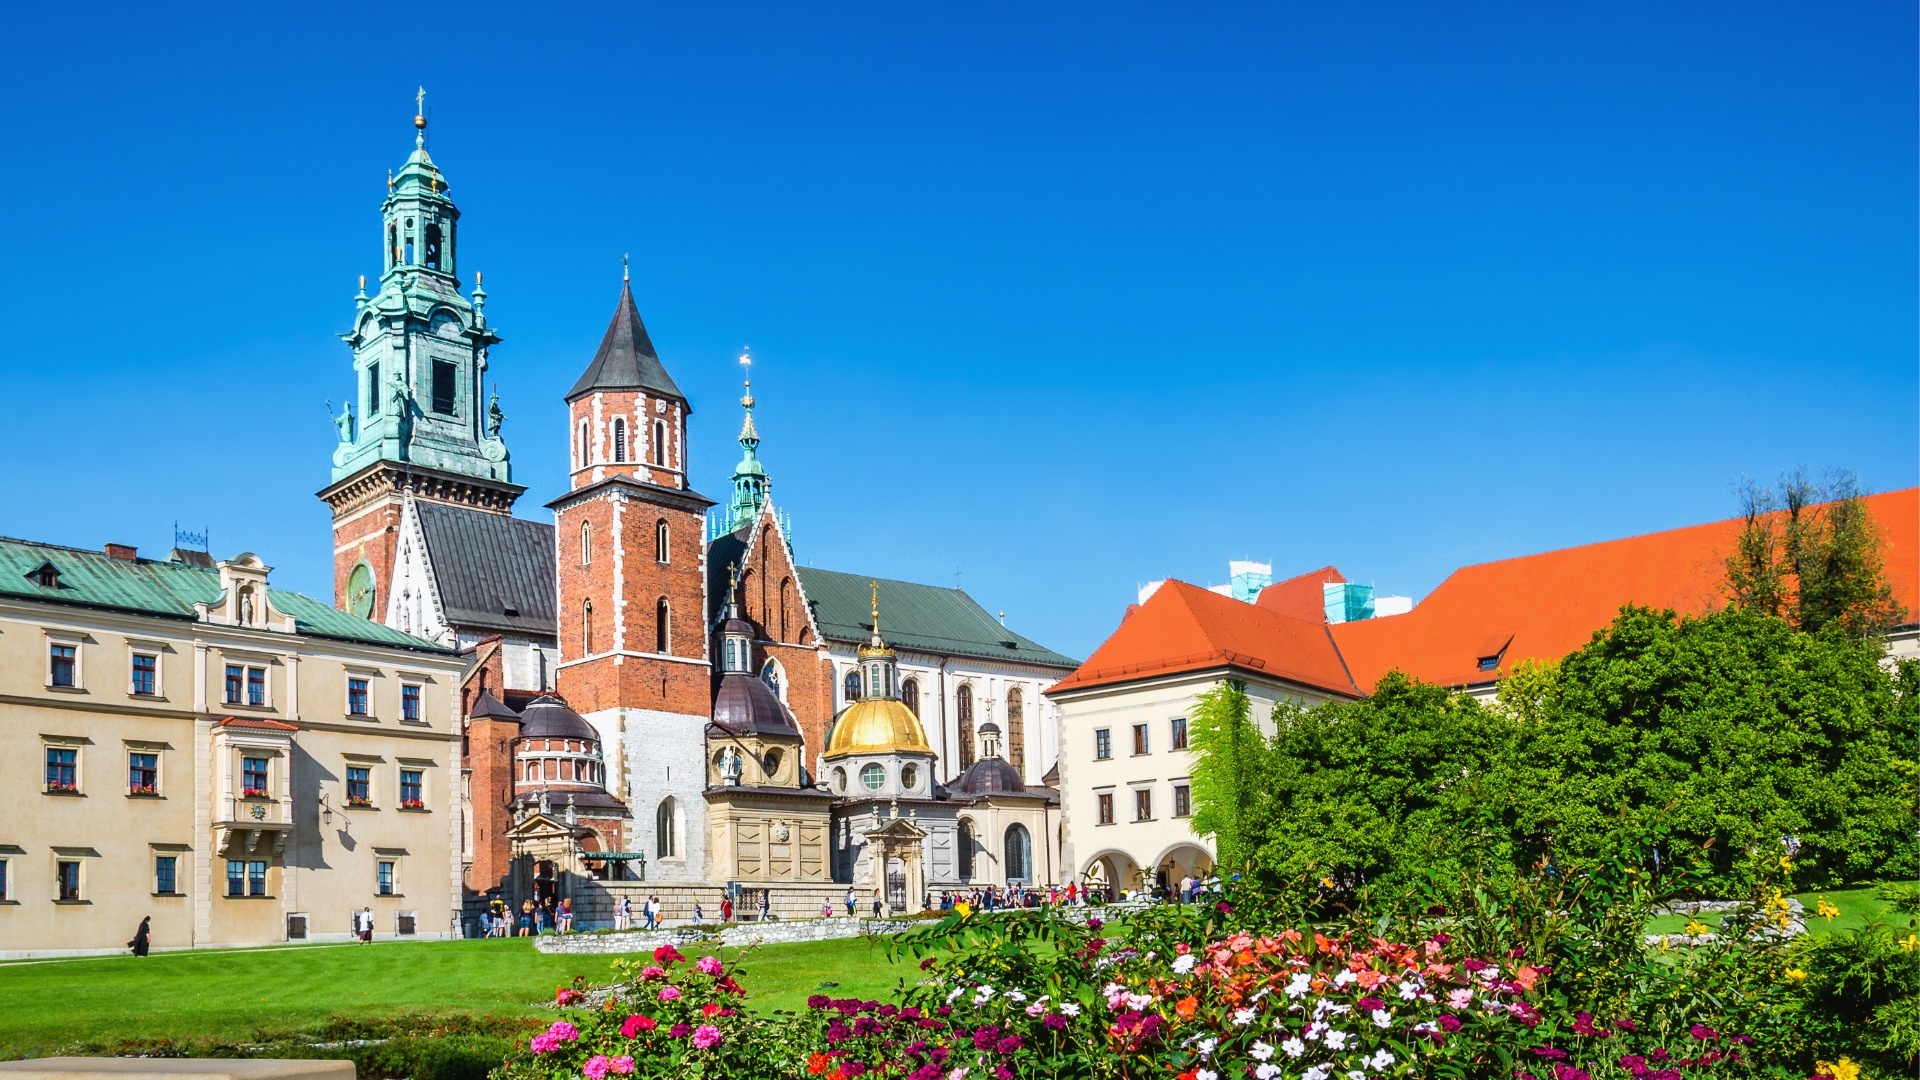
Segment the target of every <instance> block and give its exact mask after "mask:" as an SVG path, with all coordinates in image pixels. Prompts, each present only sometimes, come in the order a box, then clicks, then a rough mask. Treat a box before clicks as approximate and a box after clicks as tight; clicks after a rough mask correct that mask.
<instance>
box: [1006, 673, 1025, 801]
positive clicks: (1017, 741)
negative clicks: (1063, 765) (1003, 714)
mask: <svg viewBox="0 0 1920 1080" xmlns="http://www.w3.org/2000/svg"><path fill="white" fill-rule="evenodd" d="M1025 721H1026V698H1025V697H1024V696H1022V695H1021V693H1020V688H1019V687H1017V686H1016V687H1014V688H1013V689H1011V690H1008V691H1007V760H1008V761H1010V762H1012V763H1013V767H1014V768H1016V769H1019V770H1020V776H1021V777H1022V778H1023V779H1024V778H1025V777H1026V775H1027V741H1026V740H1025V739H1024V738H1022V737H1021V731H1022V725H1023V724H1024V723H1025Z"/></svg>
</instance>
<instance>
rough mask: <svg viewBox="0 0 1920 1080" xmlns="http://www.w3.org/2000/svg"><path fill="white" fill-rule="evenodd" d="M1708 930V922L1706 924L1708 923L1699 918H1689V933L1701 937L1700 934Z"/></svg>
mask: <svg viewBox="0 0 1920 1080" xmlns="http://www.w3.org/2000/svg"><path fill="white" fill-rule="evenodd" d="M1707 932H1708V931H1707V924H1706V923H1703V922H1701V921H1700V920H1699V919H1689V920H1687V933H1688V934H1691V935H1692V936H1694V937H1699V936H1700V935H1701V934H1704V933H1707Z"/></svg>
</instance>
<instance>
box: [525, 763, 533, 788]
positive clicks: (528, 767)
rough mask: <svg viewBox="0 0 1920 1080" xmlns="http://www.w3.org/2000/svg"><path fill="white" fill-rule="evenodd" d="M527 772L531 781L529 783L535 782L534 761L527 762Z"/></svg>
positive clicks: (528, 779) (528, 780)
mask: <svg viewBox="0 0 1920 1080" xmlns="http://www.w3.org/2000/svg"><path fill="white" fill-rule="evenodd" d="M526 773H527V783H529V784H531V783H533V780H534V776H533V762H531V761H529V762H527V768H526Z"/></svg>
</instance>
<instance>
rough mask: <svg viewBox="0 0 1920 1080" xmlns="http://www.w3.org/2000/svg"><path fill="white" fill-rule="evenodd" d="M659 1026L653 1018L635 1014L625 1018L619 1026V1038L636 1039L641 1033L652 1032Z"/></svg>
mask: <svg viewBox="0 0 1920 1080" xmlns="http://www.w3.org/2000/svg"><path fill="white" fill-rule="evenodd" d="M659 1026H660V1025H659V1024H657V1023H655V1022H654V1019H653V1017H651V1016H640V1015H638V1014H635V1015H633V1016H629V1017H627V1018H626V1020H625V1021H623V1022H622V1023H621V1024H620V1037H621V1038H623V1039H634V1038H638V1037H639V1036H640V1033H641V1032H643V1031H652V1030H653V1029H654V1028H657V1027H659Z"/></svg>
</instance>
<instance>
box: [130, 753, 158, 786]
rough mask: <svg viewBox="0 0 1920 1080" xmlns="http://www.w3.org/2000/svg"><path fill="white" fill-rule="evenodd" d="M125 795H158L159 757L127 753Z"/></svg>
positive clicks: (156, 755)
mask: <svg viewBox="0 0 1920 1080" xmlns="http://www.w3.org/2000/svg"><path fill="white" fill-rule="evenodd" d="M127 793H128V794H129V795H158V794H160V755H159V754H149V753H145V752H138V751H129V752H128V754H127Z"/></svg>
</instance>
